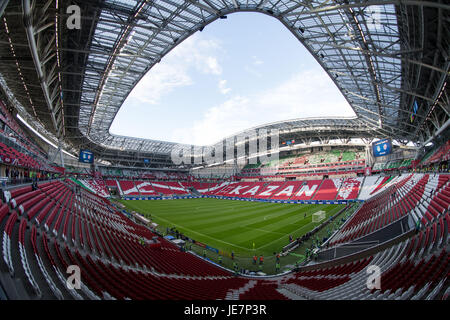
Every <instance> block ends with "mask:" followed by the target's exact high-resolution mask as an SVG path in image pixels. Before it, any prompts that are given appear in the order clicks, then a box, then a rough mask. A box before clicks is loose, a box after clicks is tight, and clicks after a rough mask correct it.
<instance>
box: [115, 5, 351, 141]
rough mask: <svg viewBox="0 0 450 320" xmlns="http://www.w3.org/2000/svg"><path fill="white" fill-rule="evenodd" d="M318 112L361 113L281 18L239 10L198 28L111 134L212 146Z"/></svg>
mask: <svg viewBox="0 0 450 320" xmlns="http://www.w3.org/2000/svg"><path fill="white" fill-rule="evenodd" d="M317 116H329V117H333V116H340V117H342V116H354V112H353V110H352V109H351V108H350V106H349V105H348V103H347V102H346V100H345V99H344V97H343V96H342V94H341V93H340V92H339V91H338V89H337V88H336V86H335V85H334V83H333V82H332V81H331V79H330V78H329V77H328V75H327V74H326V73H325V72H324V71H323V70H322V68H321V67H320V65H319V64H318V63H317V62H316V61H315V60H314V58H313V57H312V56H311V55H310V53H309V52H308V51H307V50H306V49H305V48H304V47H303V45H302V44H301V43H299V41H298V40H297V39H296V38H295V37H294V36H293V35H292V34H291V33H290V32H289V31H288V30H287V29H286V28H285V27H284V26H283V25H282V24H281V23H280V22H279V21H278V20H276V19H274V18H271V17H269V16H265V15H262V14H257V13H234V14H231V15H228V19H226V20H217V21H215V22H213V23H212V24H210V25H208V26H206V27H205V29H204V30H203V32H197V33H195V34H194V35H193V36H192V37H190V38H188V39H187V40H185V41H184V42H182V43H181V44H180V45H178V46H177V47H176V48H175V49H174V50H172V51H171V52H170V53H169V54H168V55H166V56H165V57H164V58H163V59H162V61H161V62H160V63H159V64H157V65H156V66H155V67H153V68H152V69H151V70H150V71H149V72H148V73H147V74H146V75H145V77H144V78H143V79H142V80H141V82H139V84H138V85H137V86H136V87H135V89H134V90H133V91H132V92H131V94H130V95H129V97H128V98H127V100H126V101H125V103H124V105H123V106H122V108H121V109H120V111H119V112H118V114H117V116H116V118H115V120H114V122H113V124H112V126H111V128H110V132H111V133H113V134H120V135H128V136H134V137H141V138H149V139H157V140H164V141H171V142H177V143H188V144H196V145H208V144H212V143H215V142H217V141H218V140H220V139H222V138H224V137H226V136H228V135H232V134H234V133H237V132H239V131H241V130H244V129H247V128H250V127H254V126H256V125H261V124H265V123H269V122H274V121H280V120H288V119H295V118H305V117H317Z"/></svg>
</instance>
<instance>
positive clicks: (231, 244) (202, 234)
mask: <svg viewBox="0 0 450 320" xmlns="http://www.w3.org/2000/svg"><path fill="white" fill-rule="evenodd" d="M314 209H315V207H313V208H312V209H311V210H308V211H306V213H309V212H311V211H312V210H314ZM334 210H336V209H333V211H334ZM330 211H331V210H330ZM156 217H157V218H159V219H161V220H164V221H166V222H168V223H171V224H173V225H174V226H177V227H180V228H183V229H186V230H189V231H190V232H192V233H195V234H199V235H201V236H204V237H207V238H210V239H212V240H215V241H219V242H222V243H226V244H228V245H230V246H233V247H237V248H241V249H243V250H245V251H254V250H258V249H262V248H265V247H267V246H269V245H271V244H272V243H274V242H277V241H279V240H280V239H281V238H283V237H285V236H286V234H283V233H281V232H275V231H267V230H262V229H256V228H250V227H246V226H243V227H244V228H249V229H254V230H260V231H265V232H271V233H279V234H283V236H282V237H279V238H277V239H275V240H273V241H271V242H268V243H266V244H265V245H263V246H261V247H258V248H255V249H249V248H244V247H241V246H238V245H237V244H233V243H230V242H226V241H224V240H220V239H217V238H214V237H211V236H208V235H206V234H204V233H201V232H198V231H194V230H192V229H189V228H186V227H183V226H180V225H179V224H176V223H173V222H171V221H169V220H166V219H164V218H161V217H158V216H156ZM311 223H313V222H312V221H311V222H310V223H308V224H305V225H304V226H302V227H301V228H299V229H296V230H294V232H297V231H299V230H302V229H303V228H304V227H307V226H309V225H310V224H311Z"/></svg>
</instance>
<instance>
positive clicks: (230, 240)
mask: <svg viewBox="0 0 450 320" xmlns="http://www.w3.org/2000/svg"><path fill="white" fill-rule="evenodd" d="M121 202H122V203H123V204H124V205H125V206H126V207H127V208H128V209H129V210H135V211H137V212H139V213H142V214H144V215H145V216H146V217H150V218H151V219H152V220H153V221H154V222H156V223H157V224H159V225H161V226H163V227H164V230H165V228H166V227H169V228H172V227H175V228H176V229H177V230H178V231H180V232H182V233H183V234H185V235H186V236H187V237H189V238H191V239H194V240H196V241H200V242H202V243H204V244H207V245H209V246H211V247H214V248H216V249H218V250H221V251H223V252H226V253H230V252H231V251H233V252H234V253H235V254H240V255H248V256H250V255H254V254H264V255H271V254H273V252H279V251H281V248H282V247H284V246H285V245H287V244H288V243H289V235H292V236H293V237H294V239H295V238H297V237H301V236H302V235H304V234H305V233H307V232H309V231H311V230H312V229H314V228H315V227H316V226H317V225H319V224H320V223H322V222H323V221H325V220H323V221H322V222H319V223H315V222H312V214H314V213H315V212H317V211H320V210H322V211H325V212H326V217H327V218H328V217H330V216H333V215H334V214H336V213H337V212H339V210H340V209H342V208H343V207H344V206H345V205H331V204H330V205H320V204H319V205H318V204H284V203H268V202H247V201H236V200H219V199H205V198H203V199H178V200H121Z"/></svg>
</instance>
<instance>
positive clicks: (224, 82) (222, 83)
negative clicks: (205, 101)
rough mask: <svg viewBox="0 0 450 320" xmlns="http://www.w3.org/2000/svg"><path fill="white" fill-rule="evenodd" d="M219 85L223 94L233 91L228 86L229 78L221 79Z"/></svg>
mask: <svg viewBox="0 0 450 320" xmlns="http://www.w3.org/2000/svg"><path fill="white" fill-rule="evenodd" d="M218 86H219V91H220V93H221V94H227V93H229V92H230V91H231V88H227V80H219V85H218Z"/></svg>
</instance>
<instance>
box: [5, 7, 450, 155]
mask: <svg viewBox="0 0 450 320" xmlns="http://www.w3.org/2000/svg"><path fill="white" fill-rule="evenodd" d="M2 4H3V5H4V6H2V5H0V16H1V20H2V21H1V26H0V56H1V61H0V83H1V84H2V87H3V89H4V90H5V91H6V94H7V95H8V96H9V98H10V99H11V101H10V102H12V103H13V105H14V106H15V107H16V109H17V111H18V112H19V114H20V115H21V116H22V117H23V118H24V119H26V120H27V121H28V122H29V123H30V124H31V125H32V126H34V127H35V128H36V129H38V130H39V131H40V132H41V133H43V134H44V135H46V136H47V137H48V138H51V139H52V140H53V141H59V142H60V143H61V145H62V146H63V147H65V148H66V149H69V150H72V151H74V152H76V150H77V149H79V148H80V147H83V148H90V149H92V150H94V151H96V152H97V153H100V154H101V153H102V152H106V151H108V150H119V151H120V150H122V151H125V150H126V151H134V152H143V153H152V154H155V155H157V154H159V155H162V156H165V155H168V154H170V152H171V150H172V149H173V148H174V146H176V145H177V144H176V142H165V141H156V140H150V139H140V138H133V137H125V136H117V135H112V134H110V133H109V128H110V126H111V124H112V122H113V119H114V117H115V115H116V114H117V112H118V110H119V108H120V107H121V106H122V104H123V102H124V101H125V99H126V98H127V96H128V94H129V93H130V92H131V90H132V89H133V88H134V87H135V85H136V84H137V83H138V82H139V80H140V79H141V78H142V77H143V76H144V75H145V74H146V73H147V72H151V71H150V69H151V68H152V67H153V66H154V65H155V64H157V63H159V62H160V61H161V59H162V58H163V57H164V55H166V54H167V53H168V52H169V51H170V50H172V49H173V48H174V47H175V46H177V45H178V44H180V43H181V42H182V41H183V40H184V39H186V38H188V37H189V36H190V35H192V34H193V33H195V32H197V31H201V30H202V29H203V28H204V27H205V26H206V25H207V24H209V23H211V22H214V21H215V20H217V19H225V18H226V15H227V14H231V13H233V12H238V11H251V12H260V13H263V14H266V15H270V16H273V17H275V18H277V19H278V20H279V21H281V23H283V25H284V26H285V27H286V28H288V29H289V30H290V31H291V32H292V33H293V34H294V35H295V37H296V38H297V39H298V40H299V42H301V43H302V44H303V45H304V46H305V47H306V48H307V50H309V52H310V53H311V54H312V55H313V56H314V58H315V59H316V60H317V61H318V62H319V64H320V65H321V66H322V67H323V68H324V70H325V71H326V72H327V73H328V75H329V76H330V77H331V79H332V80H333V81H334V83H335V84H336V86H337V87H338V89H339V90H340V91H341V92H342V94H343V95H344V96H345V98H346V99H347V101H348V102H349V104H350V106H351V107H352V108H353V110H354V112H355V114H356V115H357V117H356V118H353V119H303V120H301V119H298V120H289V121H285V122H278V123H276V124H268V125H267V126H262V127H259V128H273V127H276V128H278V129H280V130H284V131H286V132H287V131H289V130H293V129H296V128H297V129H301V128H305V127H307V128H311V129H310V130H314V128H315V127H316V126H328V127H329V128H333V130H335V131H336V132H337V133H339V132H340V130H341V129H342V125H345V126H346V127H347V128H348V127H352V128H358V130H356V131H358V132H367V133H368V134H369V133H370V134H371V135H374V136H375V135H377V136H383V137H391V138H394V139H397V140H401V141H413V142H417V143H423V142H425V141H426V140H428V139H429V138H431V137H433V135H435V133H436V132H437V131H438V130H440V129H442V128H443V126H444V125H445V126H447V124H448V118H449V97H448V88H447V87H448V85H447V80H448V76H449V58H448V57H449V52H450V49H449V47H450V43H449V41H448V39H449V38H450V32H449V23H448V17H449V13H450V6H449V5H448V4H446V2H445V1H444V0H439V1H424V0H423V1H420V0H419V1H415V0H414V1H412V0H411V1H410V0H402V1H400V0H392V1H380V0H369V1H362V0H361V1H347V0H342V1H341V0H336V1H331V0H308V1H290V0H280V1H271V0H256V1H253V0H246V1H242V0H187V1H185V0H156V1H146V0H120V1H119V0H89V1H78V5H79V6H80V9H81V29H69V28H68V27H67V22H68V20H69V19H71V14H72V13H73V12H76V11H67V9H68V6H69V5H71V4H72V2H71V1H65V0H49V1H34V2H33V4H34V6H33V7H31V1H29V0H23V1H19V0H10V1H3V2H2ZM3 10H4V14H3V16H2V11H3ZM303 130H304V129H303Z"/></svg>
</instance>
